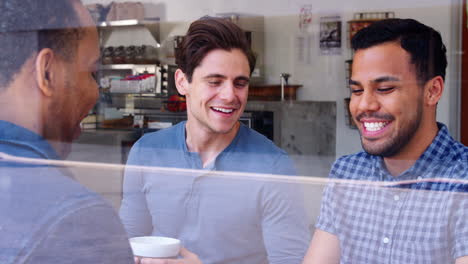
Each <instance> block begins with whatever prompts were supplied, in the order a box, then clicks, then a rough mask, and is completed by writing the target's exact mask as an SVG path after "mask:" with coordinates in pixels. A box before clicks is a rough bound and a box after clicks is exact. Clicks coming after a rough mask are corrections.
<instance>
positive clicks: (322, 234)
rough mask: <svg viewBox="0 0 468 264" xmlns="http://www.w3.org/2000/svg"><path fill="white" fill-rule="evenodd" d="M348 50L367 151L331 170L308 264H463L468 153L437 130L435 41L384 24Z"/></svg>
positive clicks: (439, 57) (416, 26) (441, 72)
mask: <svg viewBox="0 0 468 264" xmlns="http://www.w3.org/2000/svg"><path fill="white" fill-rule="evenodd" d="M352 48H353V50H354V51H355V55H354V60H353V65H352V75H351V79H350V87H351V102H350V106H349V107H350V111H351V114H352V116H353V119H354V122H355V123H356V125H357V126H358V128H359V132H360V135H361V142H362V147H363V149H364V151H361V152H359V153H357V154H353V155H348V156H344V157H341V158H340V159H338V160H337V161H336V162H335V164H334V165H333V167H332V170H331V172H330V177H331V178H332V180H331V181H330V184H329V185H328V186H327V188H326V189H325V192H324V197H323V201H322V207H321V212H320V217H319V220H318V222H317V229H316V232H315V234H314V237H313V239H312V242H311V245H310V248H309V251H308V253H307V255H306V258H305V260H304V263H305V264H312V263H320V264H323V263H353V264H355V263H437V264H442V263H443V264H445V263H468V221H467V219H468V188H467V186H468V184H467V182H468V181H467V180H468V148H467V147H466V146H463V145H462V144H461V143H459V142H456V141H455V140H454V139H453V138H452V137H451V136H450V135H449V133H448V130H447V127H446V126H445V125H443V124H441V123H438V122H436V108H437V103H438V101H439V100H440V98H441V96H442V92H443V90H444V78H445V68H446V66H447V59H446V48H445V46H444V44H443V43H442V39H441V36H440V34H439V33H438V32H437V31H435V30H434V29H432V28H430V27H428V26H426V25H423V24H421V23H419V22H417V21H415V20H412V19H388V20H383V21H380V22H376V23H374V24H372V25H371V26H369V27H367V28H365V29H363V30H361V31H360V32H358V33H357V34H356V35H355V36H354V38H353V39H352ZM356 180H360V182H359V183H358V182H357V181H356ZM361 180H362V181H364V182H365V184H363V183H362V181H361Z"/></svg>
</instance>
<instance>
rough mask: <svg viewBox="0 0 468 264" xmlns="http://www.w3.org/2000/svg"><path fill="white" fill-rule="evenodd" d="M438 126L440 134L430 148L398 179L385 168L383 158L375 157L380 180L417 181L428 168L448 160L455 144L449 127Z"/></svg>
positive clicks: (438, 124)
mask: <svg viewBox="0 0 468 264" xmlns="http://www.w3.org/2000/svg"><path fill="white" fill-rule="evenodd" d="M437 126H438V127H439V132H438V133H437V135H436V137H435V138H434V140H433V141H432V143H431V144H430V145H429V147H428V148H427V149H426V150H425V151H424V152H423V154H422V155H421V156H420V157H419V159H418V160H417V161H416V162H415V163H414V164H413V166H411V168H409V169H408V170H406V171H404V172H403V173H402V174H400V175H398V176H397V177H393V176H392V175H390V173H389V172H388V170H387V169H386V168H385V163H384V160H383V158H382V157H381V156H373V157H374V158H375V159H374V162H376V166H377V168H379V171H380V180H395V181H400V180H409V179H416V178H418V177H423V178H424V175H425V172H426V171H428V168H430V167H432V166H437V165H440V164H441V163H442V162H443V160H446V159H447V158H448V157H449V156H450V153H451V148H450V147H451V146H452V145H453V144H452V143H453V142H454V139H453V138H452V137H451V136H450V134H449V132H448V129H447V126H445V125H444V124H442V123H437Z"/></svg>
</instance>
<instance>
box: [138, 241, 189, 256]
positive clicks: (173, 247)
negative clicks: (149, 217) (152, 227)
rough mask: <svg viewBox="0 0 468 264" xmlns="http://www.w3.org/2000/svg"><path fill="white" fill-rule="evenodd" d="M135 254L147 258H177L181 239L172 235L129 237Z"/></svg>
mask: <svg viewBox="0 0 468 264" xmlns="http://www.w3.org/2000/svg"><path fill="white" fill-rule="evenodd" d="M129 241H130V245H131V247H132V250H133V255H135V256H138V257H146V258H175V257H177V256H178V255H179V251H180V240H178V239H175V238H170V237H158V236H142V237H132V238H130V239H129Z"/></svg>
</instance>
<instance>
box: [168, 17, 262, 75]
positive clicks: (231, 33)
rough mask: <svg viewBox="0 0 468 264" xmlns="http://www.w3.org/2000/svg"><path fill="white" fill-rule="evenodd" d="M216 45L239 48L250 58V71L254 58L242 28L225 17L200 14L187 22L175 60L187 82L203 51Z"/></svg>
mask: <svg viewBox="0 0 468 264" xmlns="http://www.w3.org/2000/svg"><path fill="white" fill-rule="evenodd" d="M215 49H223V50H227V51H230V50H232V49H240V50H241V51H242V52H243V53H244V54H245V56H246V57H247V60H248V61H249V66H250V73H252V72H253V70H254V68H255V60H256V59H255V56H254V54H253V52H252V50H251V49H250V45H249V42H248V41H247V37H246V36H245V33H244V32H243V31H242V29H240V28H239V27H238V26H237V25H236V24H234V23H232V22H231V21H229V20H227V19H223V18H213V17H203V18H200V19H198V20H196V21H195V22H193V23H192V24H191V25H190V27H189V29H188V31H187V35H186V36H185V37H184V38H183V40H182V42H181V43H180V45H179V48H178V49H177V50H176V64H177V66H178V67H179V68H180V69H181V70H182V71H183V72H184V74H185V75H186V76H187V79H188V81H189V82H191V81H192V75H193V72H194V70H195V68H196V67H197V66H198V65H200V63H201V61H202V60H203V58H204V57H205V56H206V54H208V53H209V52H210V51H212V50H215Z"/></svg>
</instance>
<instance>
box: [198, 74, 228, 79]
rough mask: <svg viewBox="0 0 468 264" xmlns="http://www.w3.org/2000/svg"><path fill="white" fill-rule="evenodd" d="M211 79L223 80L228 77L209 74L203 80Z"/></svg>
mask: <svg viewBox="0 0 468 264" xmlns="http://www.w3.org/2000/svg"><path fill="white" fill-rule="evenodd" d="M210 78H222V79H226V76H224V75H222V74H218V73H212V74H208V75H206V76H205V77H203V79H210Z"/></svg>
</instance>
